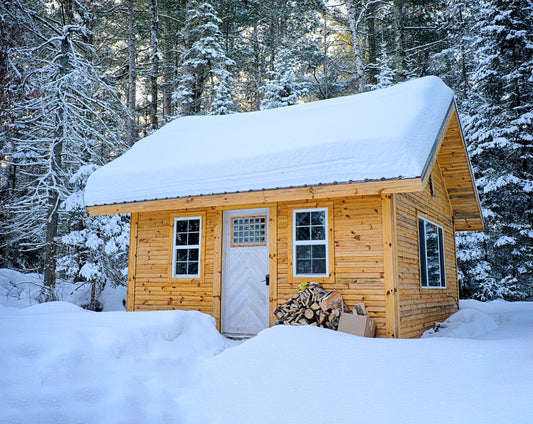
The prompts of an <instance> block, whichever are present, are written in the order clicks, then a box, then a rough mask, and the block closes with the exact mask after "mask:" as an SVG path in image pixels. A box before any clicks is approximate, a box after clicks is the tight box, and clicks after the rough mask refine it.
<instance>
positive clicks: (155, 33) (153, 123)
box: [150, 0, 159, 130]
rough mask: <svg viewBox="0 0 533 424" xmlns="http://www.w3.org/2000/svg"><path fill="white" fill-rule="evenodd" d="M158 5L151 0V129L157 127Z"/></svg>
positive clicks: (154, 0) (155, 1) (155, 0)
mask: <svg viewBox="0 0 533 424" xmlns="http://www.w3.org/2000/svg"><path fill="white" fill-rule="evenodd" d="M158 9H159V6H158V4H157V0H152V28H151V31H150V34H151V36H150V40H151V44H152V72H151V74H150V82H151V92H152V101H151V103H150V122H151V127H152V129H153V130H156V129H157V128H158V122H157V101H158V86H157V77H158V74H159V10H158Z"/></svg>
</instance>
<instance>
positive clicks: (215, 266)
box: [128, 196, 386, 337]
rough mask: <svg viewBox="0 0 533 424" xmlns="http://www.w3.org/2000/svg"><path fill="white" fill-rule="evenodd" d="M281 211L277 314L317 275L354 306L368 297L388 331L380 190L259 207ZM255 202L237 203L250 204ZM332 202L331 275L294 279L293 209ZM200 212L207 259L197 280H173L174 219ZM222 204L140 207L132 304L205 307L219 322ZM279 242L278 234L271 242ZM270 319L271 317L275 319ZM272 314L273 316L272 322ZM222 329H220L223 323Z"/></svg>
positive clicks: (380, 329) (275, 250)
mask: <svg viewBox="0 0 533 424" xmlns="http://www.w3.org/2000/svg"><path fill="white" fill-rule="evenodd" d="M260 206H264V207H271V211H277V214H276V219H271V222H272V225H274V226H275V228H274V230H275V232H274V233H273V234H275V235H276V236H275V237H276V238H275V240H276V243H275V244H276V246H274V243H272V242H271V243H270V244H271V247H270V251H271V256H272V257H273V258H274V259H273V260H272V261H271V268H272V266H276V270H275V271H276V272H273V270H272V269H271V270H270V273H271V275H276V274H277V279H276V281H275V282H271V293H270V299H271V312H272V310H273V306H275V305H276V304H281V303H284V302H285V301H286V300H287V299H289V298H290V297H292V296H293V295H294V294H295V293H296V291H297V286H298V284H300V283H301V282H305V281H317V282H319V283H320V284H322V285H323V286H324V288H325V289H327V290H339V291H340V292H341V294H342V296H343V298H344V300H345V302H346V303H347V305H348V306H350V307H353V305H355V304H356V303H358V302H365V304H366V305H367V307H368V310H369V314H370V316H371V317H372V318H373V319H374V320H375V321H376V327H377V336H383V337H384V336H385V335H386V332H385V294H384V291H385V290H384V265H383V224H382V217H381V214H382V210H381V208H382V202H381V196H358V197H350V198H340V199H334V200H327V199H326V200H321V201H302V202H279V203H275V204H268V205H260ZM249 207H250V206H249V205H242V206H235V207H232V208H231V209H239V208H249ZM317 207H327V208H328V226H329V228H328V230H329V261H330V262H329V264H330V266H329V268H330V275H329V277H321V278H312V277H294V276H293V271H292V269H293V258H292V237H293V235H292V234H293V231H292V225H293V223H292V219H293V218H292V217H293V210H295V209H307V208H317ZM183 216H202V227H203V228H202V258H203V260H202V261H201V268H202V269H201V275H200V277H199V278H190V279H186V278H171V266H172V231H173V220H174V217H183ZM221 216H222V210H221V209H217V208H209V209H198V210H187V211H165V212H140V213H138V214H136V217H135V220H136V226H135V229H132V230H133V231H135V233H132V237H131V239H132V242H131V250H130V277H129V286H128V309H129V310H154V309H184V310H199V311H201V312H205V313H208V314H210V315H212V316H214V317H215V319H216V320H217V323H218V324H219V325H220V291H221V290H220V285H221V282H220V270H221V264H220V262H221V257H222V255H221V252H220V248H221V246H222V243H221V240H220V237H221V236H220V234H221V233H222V232H221V228H220V226H221V223H222V220H221ZM272 241H273V240H272ZM271 318H272V317H271ZM272 321H273V318H272V319H271V322H272ZM219 328H220V327H219Z"/></svg>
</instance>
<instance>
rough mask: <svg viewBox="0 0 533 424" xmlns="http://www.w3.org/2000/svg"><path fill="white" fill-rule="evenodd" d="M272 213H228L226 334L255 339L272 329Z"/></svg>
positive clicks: (225, 234) (224, 288)
mask: <svg viewBox="0 0 533 424" xmlns="http://www.w3.org/2000/svg"><path fill="white" fill-rule="evenodd" d="M268 257H269V254H268V209H245V210H235V211H225V212H224V232H223V264H222V332H223V333H224V334H227V335H235V336H247V335H255V334H257V333H258V332H259V331H261V330H263V329H265V328H267V327H268V324H269V322H268V297H269V286H268V277H267V274H268V263H269V261H268Z"/></svg>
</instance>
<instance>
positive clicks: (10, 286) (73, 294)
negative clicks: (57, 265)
mask: <svg viewBox="0 0 533 424" xmlns="http://www.w3.org/2000/svg"><path fill="white" fill-rule="evenodd" d="M42 287H43V275H42V274H37V273H22V272H19V271H16V270H13V269H7V268H0V305H4V307H11V308H25V307H27V306H32V305H36V304H38V303H39V300H38V299H39V295H40V292H41V289H42ZM90 291H91V287H90V286H89V285H85V286H76V285H74V284H72V283H70V282H68V281H63V280H61V279H58V280H57V281H56V290H55V294H56V296H57V298H58V299H60V300H63V301H65V302H70V303H73V304H76V305H83V304H88V303H89V300H90ZM126 295H127V293H126V287H124V286H118V287H111V285H109V284H108V285H107V286H106V287H105V288H104V290H103V292H102V293H101V294H100V296H99V300H100V301H101V303H102V304H103V308H104V309H103V310H104V311H123V310H125V309H126V308H125V300H126Z"/></svg>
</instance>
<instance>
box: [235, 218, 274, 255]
mask: <svg viewBox="0 0 533 424" xmlns="http://www.w3.org/2000/svg"><path fill="white" fill-rule="evenodd" d="M231 228H232V237H231V247H245V246H266V216H265V215H261V216H236V217H234V218H232V220H231Z"/></svg>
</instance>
